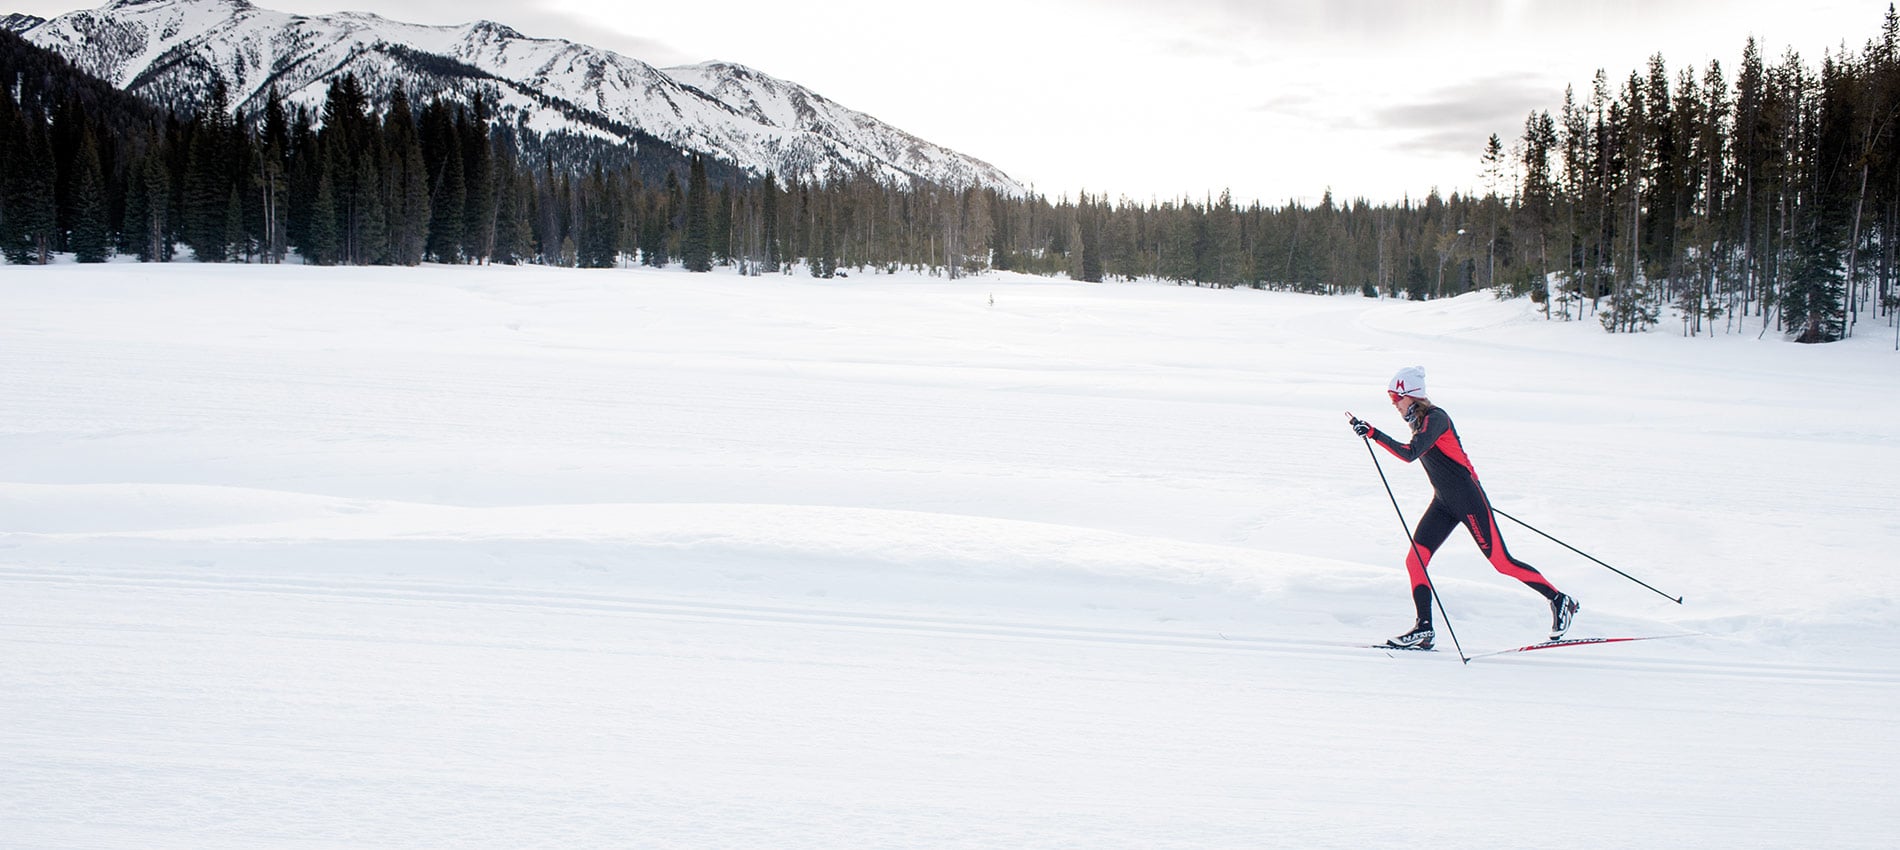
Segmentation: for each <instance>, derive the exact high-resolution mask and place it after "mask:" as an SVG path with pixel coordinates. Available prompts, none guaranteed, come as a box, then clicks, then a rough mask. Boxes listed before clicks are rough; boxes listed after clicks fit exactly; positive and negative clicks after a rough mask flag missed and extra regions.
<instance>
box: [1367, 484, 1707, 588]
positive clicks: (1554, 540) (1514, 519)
mask: <svg viewBox="0 0 1900 850" xmlns="http://www.w3.org/2000/svg"><path fill="white" fill-rule="evenodd" d="M1374 460H1377V458H1374ZM1491 511H1492V512H1493V513H1496V514H1497V515H1498V516H1501V517H1504V518H1505V519H1508V520H1510V521H1512V522H1514V523H1517V524H1518V525H1521V526H1524V527H1525V528H1528V529H1530V530H1532V531H1535V532H1537V533H1538V534H1543V535H1544V537H1545V538H1547V539H1549V540H1550V541H1551V542H1552V543H1555V544H1557V545H1559V546H1562V547H1564V548H1565V549H1569V550H1570V551H1572V552H1575V553H1577V554H1579V555H1582V556H1584V557H1585V558H1589V559H1590V560H1592V561H1596V562H1597V563H1598V564H1601V565H1602V566H1603V567H1604V568H1605V569H1607V570H1609V571H1610V572H1613V573H1616V574H1617V575H1620V576H1622V577H1624V578H1626V579H1629V580H1630V581H1633V582H1636V583H1637V584H1640V585H1642V586H1644V587H1648V588H1649V589H1650V590H1652V591H1655V592H1656V593H1657V595H1659V596H1661V597H1662V598H1664V599H1667V600H1669V601H1671V602H1674V603H1676V604H1677V605H1681V604H1682V597H1680V596H1670V595H1669V594H1667V593H1663V592H1662V591H1660V590H1656V588H1654V587H1650V586H1649V583H1648V582H1646V581H1643V580H1642V579H1639V578H1637V577H1635V576H1633V575H1630V574H1629V573H1626V572H1623V571H1622V570H1619V569H1617V568H1615V567H1612V566H1610V565H1609V564H1605V563H1603V562H1602V561H1598V560H1597V558H1596V557H1595V556H1593V555H1591V554H1590V553H1588V552H1585V551H1583V550H1582V549H1578V548H1577V547H1575V546H1572V545H1570V544H1568V543H1565V542H1563V541H1562V540H1558V539H1557V538H1555V537H1551V536H1550V535H1549V534H1545V533H1544V532H1543V531H1542V530H1540V529H1538V528H1537V527H1536V526H1534V525H1531V524H1530V523H1528V522H1525V521H1523V520H1521V519H1518V518H1517V517H1514V516H1511V515H1510V514H1507V513H1505V512H1503V511H1500V510H1498V509H1497V506H1495V505H1493V506H1492V508H1491Z"/></svg>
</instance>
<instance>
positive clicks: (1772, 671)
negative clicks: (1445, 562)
mask: <svg viewBox="0 0 1900 850" xmlns="http://www.w3.org/2000/svg"><path fill="white" fill-rule="evenodd" d="M4 583H16V584H52V585H65V586H73V587H90V588H102V589H123V590H134V589H168V590H178V591H187V592H208V593H245V594H263V595H271V596H281V597H289V598H299V597H301V598H324V599H344V600H358V601H366V602H377V603H386V604H411V605H415V604H421V605H428V604H437V605H440V604H450V605H474V606H488V607H498V608H518V609H526V610H532V611H566V612H573V613H593V614H611V615H623V616H637V617H647V618H661V619H669V620H678V621H685V622H698V623H715V624H717V623H742V624H755V625H791V626H808V627H814V628H827V629H839V630H852V631H864V632H878V633H899V634H914V635H938V636H944V637H955V638H964V639H984V640H1026V641H1041V642H1060V643H1081V644H1092V645H1103V646H1125V647H1145V648H1161V649H1184V650H1192V651H1199V652H1229V653H1267V654H1277V655H1330V656H1338V657H1346V658H1353V657H1362V658H1366V659H1369V660H1378V659H1380V658H1381V656H1384V657H1387V658H1392V659H1395V660H1396V659H1397V658H1399V653H1398V651H1396V650H1394V651H1391V652H1381V651H1380V650H1381V649H1382V648H1381V647H1378V646H1375V645H1370V644H1361V643H1350V642H1345V641H1326V640H1307V639H1297V638H1285V637H1277V636H1265V635H1227V634H1224V633H1220V632H1214V633H1212V634H1194V633H1188V632H1177V631H1157V630H1142V629H1117V628H1102V627H1086V626H1068V625H1055V624H1047V623H1025V622H1008V621H995V620H977V619H963V618H951V617H941V616H928V615H892V614H878V613H872V612H866V611H851V610H844V609H827V608H806V607H776V606H768V605H721V604H716V603H706V602H687V601H682V600H675V599H662V598H653V597H638V596H618V595H609V594H599V593H582V592H555V591H529V590H521V589H516V588H507V589H503V588H488V587H480V586H471V585H453V584H433V583H419V582H379V581H374V580H359V581H353V582H326V581H318V580H300V579H288V578H276V577H228V578H227V577H208V576H193V575H183V574H161V573H141V574H136V575H131V574H98V573H86V574H72V573H60V572H51V571H43V570H29V569H19V568H9V567H0V584H4ZM0 628H29V627H27V626H18V625H13V624H0ZM65 628H76V629H97V630H102V631H133V630H141V631H154V632H194V633H196V632H204V631H207V630H203V629H195V630H194V629H188V628H187V629H174V628H165V627H150V628H140V627H135V626H124V627H111V626H97V627H88V626H67V627H65ZM303 637H309V638H313V639H326V640H341V641H347V640H352V638H349V637H346V636H337V635H305V636H303ZM5 640H7V641H8V642H12V643H33V642H41V641H33V640H31V639H27V638H6V639H5ZM364 640H368V638H364ZM495 645H497V646H512V644H500V643H497V644H495ZM1412 654H1418V653H1412ZM1427 657H1434V658H1442V659H1447V660H1448V659H1455V658H1457V657H1458V655H1457V654H1456V652H1446V651H1444V650H1443V649H1441V650H1439V652H1438V653H1436V654H1427ZM1485 660H1486V663H1487V665H1491V664H1524V663H1533V664H1545V665H1549V664H1561V665H1563V666H1572V667H1587V668H1608V669H1619V670H1625V671H1630V672H1648V673H1654V674H1664V675H1668V674H1677V675H1680V674H1697V675H1707V676H1718V677H1724V678H1743V679H1758V680H1759V679H1775V680H1784V681H1800V682H1831V683H1844V684H1846V683H1861V684H1877V685H1878V684H1888V685H1890V684H1900V670H1882V669H1878V668H1839V667H1817V666H1813V665H1797V664H1785V663H1775V662H1724V661H1711V660H1695V661H1690V660H1681V659H1657V658H1643V659H1632V658H1616V659H1606V658H1600V657H1591V656H1584V657H1578V658H1571V657H1559V658H1541V657H1540V658H1516V657H1511V656H1509V655H1508V654H1507V655H1503V656H1492V657H1488V658H1486V659H1485ZM1407 663H1413V662H1407Z"/></svg>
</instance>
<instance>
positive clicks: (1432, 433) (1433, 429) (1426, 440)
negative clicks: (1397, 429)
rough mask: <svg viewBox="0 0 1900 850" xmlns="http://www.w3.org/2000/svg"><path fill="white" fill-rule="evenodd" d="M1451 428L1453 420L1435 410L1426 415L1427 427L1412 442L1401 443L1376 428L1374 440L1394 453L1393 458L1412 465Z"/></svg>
mask: <svg viewBox="0 0 1900 850" xmlns="http://www.w3.org/2000/svg"><path fill="white" fill-rule="evenodd" d="M1450 427H1451V419H1450V418H1448V417H1446V416H1445V414H1443V413H1441V412H1439V411H1436V410H1434V411H1432V412H1430V413H1427V414H1425V427H1423V428H1420V429H1418V433H1416V434H1413V435H1412V439H1411V441H1410V442H1405V443H1401V442H1399V441H1398V440H1394V439H1392V438H1391V437H1388V436H1386V434H1385V432H1384V431H1380V430H1378V429H1376V428H1375V429H1373V431H1372V439H1374V440H1377V441H1378V443H1379V445H1381V446H1384V447H1385V450H1386V451H1388V452H1391V453H1392V456H1393V457H1396V458H1398V459H1399V460H1402V461H1405V462H1406V463H1411V462H1412V461H1415V460H1418V459H1419V457H1420V456H1422V455H1424V454H1425V453H1426V452H1428V451H1430V450H1431V448H1432V446H1433V445H1434V444H1436V443H1437V442H1438V438H1439V437H1443V436H1445V429H1447V428H1450Z"/></svg>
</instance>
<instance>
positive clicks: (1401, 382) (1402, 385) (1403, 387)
mask: <svg viewBox="0 0 1900 850" xmlns="http://www.w3.org/2000/svg"><path fill="white" fill-rule="evenodd" d="M1399 392H1405V382H1404V381H1400V382H1399Z"/></svg>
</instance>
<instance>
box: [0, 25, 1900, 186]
mask: <svg viewBox="0 0 1900 850" xmlns="http://www.w3.org/2000/svg"><path fill="white" fill-rule="evenodd" d="M255 2H256V4H257V5H259V6H262V7H265V8H270V9H278V10H282V11H287V12H300V13H306V14H310V13H322V12H334V11H342V10H352V11H368V12H374V13H376V14H379V15H382V16H384V17H387V18H393V19H396V20H404V21H413V22H417V23H434V24H450V23H463V22H466V21H469V20H473V19H477V18H487V19H490V20H495V21H500V22H502V23H505V24H508V25H509V26H512V27H514V28H515V29H517V30H520V31H521V32H523V33H525V34H527V35H531V36H537V37H550V38H565V39H570V40H574V41H580V42H585V43H589V44H594V45H597V46H600V47H606V48H610V49H613V50H616V51H619V52H621V53H624V54H627V55H629V56H633V57H636V58H639V59H642V60H645V61H647V62H650V63H652V64H655V65H660V66H666V65H673V64H682V63H690V62H699V61H704V60H710V59H719V60H725V61H730V62H738V63H740V64H744V65H749V66H752V67H754V68H757V69H759V70H761V71H764V72H766V73H768V74H772V75H774V76H777V77H781V78H784V79H788V80H791V81H794V82H797V83H800V84H802V85H805V86H807V87H809V88H811V89H813V90H815V91H817V92H818V93H820V94H823V95H825V96H826V97H829V98H831V99H832V100H835V101H838V102H839V103H842V104H844V105H846V106H849V107H852V108H854V109H857V110H860V111H862V112H866V113H869V114H871V115H873V116H876V117H877V118H879V119H882V120H884V121H886V122H889V123H891V124H894V125H896V126H898V127H900V128H902V129H904V130H907V131H909V132H911V133H914V134H916V135H918V136H922V137H923V138H926V139H929V140H931V141H933V142H936V143H938V144H942V145H946V146H948V147H951V148H953V149H956V150H958V151H961V152H963V153H966V154H969V155H971V156H975V157H978V158H980V159H984V160H987V161H989V162H990V163H991V164H993V165H996V166H997V167H999V168H1002V169H1003V170H1004V171H1006V172H1008V173H1009V174H1010V175H1011V176H1014V177H1015V178H1017V179H1018V180H1020V181H1022V182H1024V183H1029V184H1033V185H1034V186H1035V187H1036V188H1037V189H1038V190H1039V191H1041V192H1043V193H1045V194H1048V195H1051V196H1056V195H1062V194H1069V195H1071V196H1072V195H1073V194H1075V193H1076V192H1078V191H1082V190H1086V191H1088V192H1090V193H1093V194H1103V193H1106V194H1108V195H1110V196H1111V197H1120V196H1128V197H1131V198H1134V199H1136V200H1139V201H1149V200H1154V199H1166V198H1178V197H1181V196H1183V195H1189V196H1194V197H1202V196H1205V195H1207V194H1209V193H1218V192H1219V191H1220V190H1221V189H1223V188H1225V189H1230V190H1231V191H1232V192H1233V194H1234V197H1235V199H1236V200H1239V201H1242V202H1245V201H1251V200H1255V199H1258V200H1262V201H1267V202H1270V203H1277V202H1281V201H1285V200H1288V199H1299V200H1302V201H1305V202H1309V203H1310V202H1312V201H1315V200H1317V199H1318V198H1319V196H1320V194H1321V193H1322V192H1324V191H1325V190H1326V189H1327V188H1329V187H1330V188H1331V189H1332V190H1333V193H1334V195H1335V196H1336V197H1338V198H1340V199H1342V200H1344V199H1350V198H1355V197H1366V198H1369V199H1371V200H1374V201H1390V200H1396V199H1398V198H1399V197H1400V196H1402V195H1406V194H1410V195H1411V196H1412V197H1415V198H1417V197H1422V196H1424V194H1425V193H1426V192H1428V191H1430V190H1431V189H1433V188H1437V189H1439V190H1440V191H1441V192H1443V193H1445V194H1450V193H1451V192H1453V191H1461V192H1468V191H1472V190H1474V189H1478V190H1481V189H1482V188H1483V187H1482V185H1481V183H1480V180H1479V178H1478V172H1479V157H1480V156H1481V155H1482V153H1483V151H1484V144H1485V140H1486V139H1487V138H1488V137H1489V136H1490V134H1492V133H1497V134H1498V135H1499V136H1500V137H1501V138H1502V139H1503V140H1504V142H1505V144H1506V146H1507V147H1508V146H1509V145H1510V144H1511V143H1512V141H1514V139H1515V138H1516V136H1517V135H1519V134H1520V133H1521V132H1522V130H1523V126H1524V119H1525V117H1526V115H1528V114H1529V113H1530V112H1531V111H1532V110H1537V109H1549V110H1551V111H1552V112H1553V113H1554V112H1555V111H1556V110H1557V108H1558V107H1559V105H1560V104H1561V103H1562V100H1563V92H1564V87H1565V86H1566V85H1574V86H1575V87H1576V89H1577V91H1578V94H1579V96H1587V94H1588V93H1589V89H1590V83H1591V79H1592V77H1593V76H1594V75H1595V73H1596V71H1597V69H1599V68H1601V69H1603V70H1605V71H1607V72H1608V73H1609V76H1610V79H1611V80H1612V82H1614V83H1620V82H1621V81H1622V80H1624V79H1625V78H1627V77H1628V76H1629V73H1630V72H1631V71H1644V72H1645V73H1646V69H1647V64H1648V59H1649V57H1650V56H1651V55H1652V54H1655V53H1661V54H1662V55H1663V58H1664V59H1665V60H1666V61H1667V63H1668V66H1669V68H1670V70H1671V76H1672V78H1673V76H1674V72H1675V71H1677V70H1679V69H1681V68H1683V67H1685V66H1694V67H1695V68H1696V69H1697V71H1698V74H1697V75H1698V77H1699V76H1700V71H1701V69H1703V68H1706V67H1707V65H1708V63H1709V61H1710V60H1719V61H1720V62H1721V63H1722V67H1723V70H1724V72H1725V73H1726V75H1727V77H1728V79H1729V81H1730V82H1731V83H1733V80H1734V72H1735V68H1736V67H1737V65H1738V64H1739V61H1740V57H1741V53H1742V47H1743V45H1744V44H1745V42H1746V40H1747V39H1748V37H1749V36H1751V35H1752V36H1754V37H1755V38H1756V39H1757V40H1758V41H1760V42H1761V44H1762V45H1763V55H1764V56H1766V57H1768V58H1769V59H1770V60H1771V61H1773V60H1778V59H1779V58H1780V57H1781V56H1782V54H1783V53H1784V52H1786V51H1788V50H1790V49H1792V50H1795V51H1797V52H1799V53H1800V54H1801V56H1802V58H1803V59H1804V60H1805V61H1806V62H1807V64H1808V65H1809V66H1810V67H1816V68H1818V67H1819V65H1820V62H1821V58H1822V55H1823V53H1824V52H1825V51H1828V50H1838V49H1839V48H1840V46H1841V45H1842V44H1846V45H1847V46H1848V47H1849V48H1850V49H1851V50H1859V49H1860V47H1861V46H1862V45H1863V44H1864V43H1865V42H1866V41H1867V40H1868V39H1871V38H1874V37H1876V36H1877V35H1878V34H1879V32H1880V25H1881V21H1882V19H1883V16H1884V15H1885V12H1886V9H1887V5H1888V0H1877V2H1876V0H1602V2H1588V0H1569V1H1568V2H1562V1H1561V0H1559V1H1558V2H1544V0H1310V1H1309V0H953V2H944V3H932V4H921V3H904V2H890V0H671V2H647V0H255ZM94 5H98V4H97V3H94V2H79V3H72V2H61V0H0V9H6V10H11V11H22V12H31V13H33V14H38V15H43V16H48V17H50V16H52V15H54V14H58V13H60V12H64V11H69V10H71V9H75V8H87V7H91V6H94Z"/></svg>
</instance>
